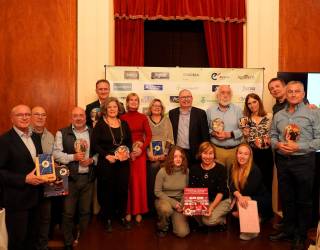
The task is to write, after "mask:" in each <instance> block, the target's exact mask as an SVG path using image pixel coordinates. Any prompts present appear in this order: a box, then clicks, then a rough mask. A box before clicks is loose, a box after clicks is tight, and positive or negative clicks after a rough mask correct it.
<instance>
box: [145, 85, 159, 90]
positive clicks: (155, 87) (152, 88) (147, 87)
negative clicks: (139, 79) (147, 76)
mask: <svg viewBox="0 0 320 250" xmlns="http://www.w3.org/2000/svg"><path fill="white" fill-rule="evenodd" d="M144 90H163V85H161V84H144Z"/></svg>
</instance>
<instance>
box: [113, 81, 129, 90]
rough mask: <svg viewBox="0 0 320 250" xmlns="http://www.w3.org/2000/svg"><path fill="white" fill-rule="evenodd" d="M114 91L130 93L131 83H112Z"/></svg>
mask: <svg viewBox="0 0 320 250" xmlns="http://www.w3.org/2000/svg"><path fill="white" fill-rule="evenodd" d="M113 90H114V91H132V83H121V82H117V83H113Z"/></svg>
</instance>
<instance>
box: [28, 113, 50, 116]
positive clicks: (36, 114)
mask: <svg viewBox="0 0 320 250" xmlns="http://www.w3.org/2000/svg"><path fill="white" fill-rule="evenodd" d="M32 115H34V116H37V117H47V114H46V113H33V114H32Z"/></svg>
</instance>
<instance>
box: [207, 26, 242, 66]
mask: <svg viewBox="0 0 320 250" xmlns="http://www.w3.org/2000/svg"><path fill="white" fill-rule="evenodd" d="M204 33H205V38H206V45H207V53H208V60H209V65H210V67H213V68H242V67H243V24H242V23H221V22H210V21H204Z"/></svg>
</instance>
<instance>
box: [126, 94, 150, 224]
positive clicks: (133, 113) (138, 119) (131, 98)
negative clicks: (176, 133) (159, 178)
mask: <svg viewBox="0 0 320 250" xmlns="http://www.w3.org/2000/svg"><path fill="white" fill-rule="evenodd" d="M139 105H140V99H139V96H138V95H137V94H136V93H130V94H129V95H128V96H127V98H126V108H127V113H125V114H123V115H122V116H120V119H121V120H123V121H126V122H127V123H128V125H129V129H130V131H131V137H132V143H133V144H132V152H131V154H130V156H131V161H130V181H129V196H128V211H127V212H128V214H127V216H126V219H127V220H128V221H130V220H131V215H135V220H136V222H137V223H140V222H141V220H142V216H141V214H144V213H147V212H148V203H147V184H146V179H147V177H146V171H147V169H146V158H147V157H146V149H147V147H148V146H149V144H150V141H151V136H152V134H151V129H150V126H149V122H148V119H147V117H146V115H144V114H142V113H140V112H138V108H139Z"/></svg>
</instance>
